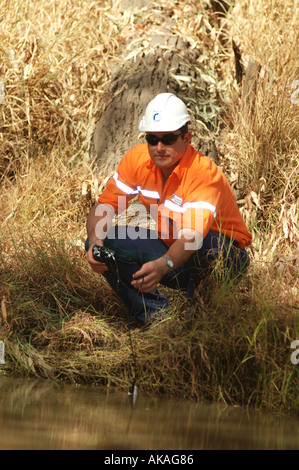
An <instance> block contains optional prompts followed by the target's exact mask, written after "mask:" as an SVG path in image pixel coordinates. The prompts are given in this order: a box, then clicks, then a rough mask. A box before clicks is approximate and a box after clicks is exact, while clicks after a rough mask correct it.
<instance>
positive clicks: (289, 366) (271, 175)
mask: <svg viewBox="0 0 299 470" xmlns="http://www.w3.org/2000/svg"><path fill="white" fill-rule="evenodd" d="M0 3H1V7H2V8H1V9H0V11H2V16H1V21H2V29H1V32H0V38H1V49H0V54H1V64H2V65H1V67H2V68H1V76H0V79H1V83H3V84H4V94H3V91H1V93H2V95H1V96H0V97H1V99H2V103H1V102H0V108H1V109H0V113H1V115H0V137H1V138H0V150H1V151H0V155H1V156H0V173H1V194H0V207H1V211H0V213H1V216H0V218H1V235H0V244H1V258H0V300H1V314H0V340H3V341H4V342H5V346H6V368H7V370H8V371H9V372H10V373H13V374H16V375H21V376H29V377H43V378H49V379H51V380H64V381H68V382H74V383H82V384H83V383H84V384H101V385H105V386H110V387H116V388H120V389H128V388H129V386H130V385H131V384H132V380H133V377H134V372H135V363H134V357H133V356H134V355H133V354H132V347H131V341H130V335H129V331H128V322H129V321H130V320H131V319H130V318H129V314H128V312H127V310H126V308H125V307H124V306H123V305H121V303H120V302H119V300H118V299H117V298H116V296H115V295H114V294H113V293H112V292H111V290H110V289H109V287H108V286H107V285H106V284H105V282H104V281H103V279H101V278H100V277H98V276H95V274H94V273H93V272H92V271H91V269H90V267H89V266H88V265H87V263H86V260H85V254H84V248H83V244H84V239H85V236H86V235H85V220H86V216H87V213H88V211H89V209H90V207H91V205H92V204H93V203H94V201H95V200H96V198H97V195H98V194H99V193H100V192H101V190H102V189H103V187H104V186H105V184H106V182H107V180H108V178H109V176H110V173H109V172H107V170H106V168H105V165H104V164H103V165H101V166H100V167H99V166H95V164H94V160H93V158H92V156H91V154H90V152H89V147H90V143H91V136H92V132H93V129H94V127H95V125H96V122H97V120H98V118H99V115H100V113H101V111H102V108H103V97H104V95H105V94H106V93H107V89H108V90H109V84H110V83H111V80H112V77H113V72H112V70H111V63H113V62H114V63H115V64H116V65H118V66H119V65H120V64H121V63H122V61H124V60H125V58H126V57H127V56H128V55H130V56H131V55H132V54H134V53H136V54H137V53H139V54H146V52H147V48H148V47H149V45H148V44H147V43H146V37H147V35H148V34H150V33H151V32H152V31H153V29H155V28H156V27H157V26H159V28H162V27H164V26H165V23H164V22H165V21H166V19H167V18H170V17H171V19H172V21H173V22H174V24H175V26H172V28H174V29H173V30H172V32H173V33H174V34H177V35H178V36H182V37H184V39H185V40H188V43H189V44H190V45H191V48H192V47H194V48H197V49H201V55H200V58H197V59H196V63H195V64H193V66H194V70H196V71H197V73H199V70H201V77H202V80H203V81H201V82H197V81H194V79H193V78H192V79H190V80H187V79H186V77H184V76H181V77H179V78H178V80H179V81H180V83H181V84H182V83H183V84H184V87H185V88H184V94H183V96H184V98H185V99H186V102H187V104H188V106H189V107H190V111H191V112H192V115H193V117H194V122H193V126H194V130H195V131H196V132H199V131H200V129H203V131H204V132H206V129H207V128H209V131H210V134H212V135H213V138H214V141H215V143H216V147H217V151H218V158H219V166H220V167H221V168H222V170H223V171H224V172H225V174H226V175H227V177H228V179H229V181H230V182H231V184H232V186H233V189H234V191H235V194H236V197H237V200H238V204H239V207H240V211H241V212H242V215H243V216H244V218H245V220H246V223H247V224H248V226H249V228H250V230H251V232H252V234H253V245H252V248H251V249H250V258H251V266H250V268H249V271H248V272H247V274H246V276H245V277H244V279H243V280H242V281H241V282H240V283H239V284H238V285H237V286H233V285H229V284H228V283H227V282H224V283H223V282H220V281H221V280H223V274H222V272H221V269H220V267H219V266H218V267H217V268H216V269H215V273H214V274H213V278H212V279H211V286H210V287H209V288H208V284H207V285H205V286H201V289H200V290H199V292H198V296H197V301H196V309H195V311H194V313H193V316H192V318H191V319H190V320H189V321H186V319H185V312H186V308H187V305H186V302H185V300H184V297H183V295H181V294H179V293H176V292H172V291H168V292H167V293H168V295H169V297H170V299H171V305H172V313H171V315H169V316H166V317H165V318H164V319H163V320H162V321H160V322H157V323H155V324H153V325H152V326H151V327H149V328H148V329H139V328H132V330H131V339H132V344H133V349H134V353H135V354H136V361H137V382H138V387H139V388H140V390H142V391H144V392H146V393H147V392H148V393H153V394H157V395H159V394H163V395H164V396H172V397H186V398H190V399H194V400H213V401H218V402H222V403H227V404H241V405H253V406H255V407H258V408H266V409H268V410H275V411H287V412H293V413H294V412H298V398H297V397H298V370H299V369H298V367H299V365H297V364H296V363H294V361H293V362H292V360H291V355H292V353H293V352H294V351H293V350H292V348H291V344H292V342H293V341H294V340H297V339H299V328H298V241H299V236H298V184H297V182H298V168H299V167H298V156H299V151H298V142H297V136H298V130H299V129H298V122H299V120H298V109H299V107H298V103H296V96H297V95H296V90H297V89H296V88H295V87H296V79H298V78H299V77H297V76H296V73H297V69H296V61H297V57H298V55H297V51H296V44H298V30H297V29H296V28H295V24H298V21H297V20H298V9H296V8H295V7H294V5H293V2H291V1H289V2H287V3H286V2H280V1H276V2H274V3H273V2H271V5H270V2H267V1H266V0H263V1H262V0H260V1H258V2H255V3H254V5H253V4H251V2H249V1H245V0H242V1H241V0H240V1H239V2H236V5H235V7H234V8H229V9H228V10H227V11H226V12H225V13H223V14H219V12H218V13H217V12H216V11H215V10H213V8H212V6H211V5H209V4H208V3H207V2H204V1H203V2H202V3H201V2H187V3H186V2H183V3H182V4H177V2H172V1H170V0H169V1H165V2H164V1H163V2H159V3H158V4H155V5H154V7H153V9H151V10H150V9H149V7H146V6H145V7H144V8H143V9H142V10H141V12H134V11H131V10H130V9H128V8H127V9H124V8H123V7H122V6H121V2H113V5H112V4H111V5H110V2H105V3H103V4H102V3H101V4H94V3H92V4H91V5H90V4H89V2H79V1H72V2H71V4H70V5H69V6H68V7H66V6H64V4H61V2H51V3H49V2H39V3H38V5H37V4H35V3H34V2H32V1H26V2H25V3H24V2H23V3H22V5H21V4H19V2H13V1H4V0H3V1H2V2H0ZM86 18H88V19H89V20H88V24H87V22H86ZM252 24H254V28H252ZM45 30H47V35H46V37H45V36H44V31H45ZM137 32H138V35H140V34H142V38H143V42H142V45H140V48H139V49H138V51H136V50H135V49H130V50H126V44H127V45H129V44H130V47H133V46H132V40H134V38H135V36H134V35H135V34H137ZM138 37H139V36H138ZM129 40H130V41H129ZM232 40H233V41H234V42H235V44H236V45H237V46H238V48H239V54H240V56H241V62H240V63H239V62H236V57H235V54H234V52H233V49H232ZM133 42H134V41H133ZM124 52H126V56H124V55H123V54H124ZM251 60H255V61H256V62H257V63H258V64H260V65H261V66H262V68H261V71H260V75H259V78H258V79H257V81H256V82H254V83H255V93H254V99H253V101H251V102H250V106H249V111H248V109H247V110H246V111H244V99H243V98H244V97H243V98H242V87H241V86H240V84H239V83H238V81H237V79H236V63H239V65H240V64H243V66H244V70H246V66H247V65H248V63H249V62H250V61H251ZM111 61H112V62H111ZM192 77H194V75H192ZM189 78H190V77H189ZM199 83H200V86H202V84H203V83H204V93H203V95H202V99H201V101H200V106H198V105H197V103H196V102H195V103H194V102H193V101H192V100H193V98H192V97H193V96H194V89H195V91H196V96H197V97H198V96H200V93H202V90H201V89H200V86H199ZM1 90H3V89H2V88H1ZM115 93H117V90H116V91H115ZM191 98H192V99H191ZM209 103H210V105H209ZM296 357H298V356H296Z"/></svg>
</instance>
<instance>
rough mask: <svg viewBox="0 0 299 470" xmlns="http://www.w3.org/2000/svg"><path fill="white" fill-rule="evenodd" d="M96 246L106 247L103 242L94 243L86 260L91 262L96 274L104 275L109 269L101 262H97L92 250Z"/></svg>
mask: <svg viewBox="0 0 299 470" xmlns="http://www.w3.org/2000/svg"><path fill="white" fill-rule="evenodd" d="M94 245H98V246H104V243H103V241H102V240H96V241H95V242H94V243H92V244H91V245H90V246H89V249H88V252H87V254H86V258H87V261H88V262H89V264H90V266H91V268H92V270H93V271H94V272H95V273H98V274H103V273H104V272H105V271H108V267H107V266H106V264H104V263H101V262H100V261H96V260H95V259H94V257H93V255H92V248H93V246H94Z"/></svg>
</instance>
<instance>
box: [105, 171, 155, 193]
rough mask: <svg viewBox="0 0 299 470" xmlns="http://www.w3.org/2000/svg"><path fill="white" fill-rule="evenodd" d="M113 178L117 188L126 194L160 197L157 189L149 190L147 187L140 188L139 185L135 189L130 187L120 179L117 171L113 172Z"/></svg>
mask: <svg viewBox="0 0 299 470" xmlns="http://www.w3.org/2000/svg"><path fill="white" fill-rule="evenodd" d="M113 179H114V180H115V184H116V186H117V187H118V189H120V190H121V191H123V192H124V193H126V194H128V195H131V194H138V193H141V194H142V196H144V197H149V198H153V199H159V197H160V195H159V193H158V192H157V191H150V190H148V189H141V187H140V186H137V189H133V188H131V187H130V186H128V185H127V184H125V183H123V182H122V181H120V179H119V175H118V173H114V175H113Z"/></svg>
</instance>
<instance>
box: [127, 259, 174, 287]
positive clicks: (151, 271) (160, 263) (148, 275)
mask: <svg viewBox="0 0 299 470" xmlns="http://www.w3.org/2000/svg"><path fill="white" fill-rule="evenodd" d="M168 271H169V267H168V266H167V263H166V259H165V258H158V259H156V260H154V261H149V262H148V263H144V264H143V265H142V267H141V269H139V271H137V272H136V273H134V274H133V281H132V283H131V284H132V286H133V287H135V288H136V289H140V292H144V293H147V292H151V291H152V290H154V289H155V288H156V287H157V285H158V284H159V282H160V281H161V279H162V277H163V276H164V275H165V274H166V273H167V272H168Z"/></svg>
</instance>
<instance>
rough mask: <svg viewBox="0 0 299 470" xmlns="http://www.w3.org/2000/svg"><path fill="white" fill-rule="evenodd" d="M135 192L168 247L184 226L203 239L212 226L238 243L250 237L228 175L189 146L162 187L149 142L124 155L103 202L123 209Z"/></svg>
mask: <svg viewBox="0 0 299 470" xmlns="http://www.w3.org/2000/svg"><path fill="white" fill-rule="evenodd" d="M136 195H138V199H139V201H140V202H141V203H142V204H143V205H144V206H145V207H146V209H147V211H148V212H150V214H151V215H152V216H153V218H154V219H155V220H156V223H157V231H158V236H159V238H161V239H162V240H163V241H164V242H165V243H166V245H168V246H170V245H171V244H172V243H173V242H174V241H175V239H176V238H178V237H177V234H178V233H179V231H180V230H181V229H183V228H187V229H192V230H196V231H198V232H199V233H200V234H201V235H202V236H203V238H204V237H205V236H206V234H207V233H208V232H209V230H213V231H215V232H220V233H221V234H223V235H225V236H226V237H228V238H229V239H231V240H235V241H237V242H238V243H239V245H240V247H244V246H246V245H250V243H251V241H252V236H251V234H250V232H249V231H248V229H247V227H246V225H245V222H244V220H243V218H242V216H241V214H240V212H239V209H238V206H237V203H236V199H235V196H234V194H233V191H232V189H231V187H230V185H229V183H228V181H227V179H226V178H225V176H224V174H223V173H222V171H221V170H219V169H218V168H217V166H216V165H215V163H214V162H212V161H211V160H210V159H209V158H208V157H207V156H205V155H203V154H201V153H199V152H197V151H196V150H195V149H194V148H193V147H192V146H191V145H189V146H188V148H187V150H186V152H185V154H184V156H183V157H182V159H181V160H180V161H179V163H178V164H177V166H176V167H175V169H174V170H173V172H172V173H171V175H170V176H169V178H168V179H167V181H166V183H165V185H164V187H163V181H162V174H161V170H160V168H158V167H157V166H156V165H155V164H154V162H153V161H152V159H151V157H150V155H149V153H148V149H147V144H139V145H136V146H135V147H133V148H132V149H131V150H130V151H129V152H128V153H127V154H126V155H125V157H124V158H123V159H122V160H121V162H120V164H119V167H118V170H117V172H116V173H115V174H114V175H113V177H112V178H110V180H109V181H108V184H107V187H106V189H105V190H104V191H103V193H102V194H101V196H100V197H99V202H100V203H103V204H109V205H111V206H112V207H113V209H114V211H115V212H116V213H120V212H121V211H122V210H124V209H126V208H127V207H128V202H129V200H130V199H132V198H134V197H135V196H136ZM124 199H125V205H124V204H123V202H122V203H121V207H119V206H120V203H119V201H123V200H124ZM124 206H125V207H124Z"/></svg>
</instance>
